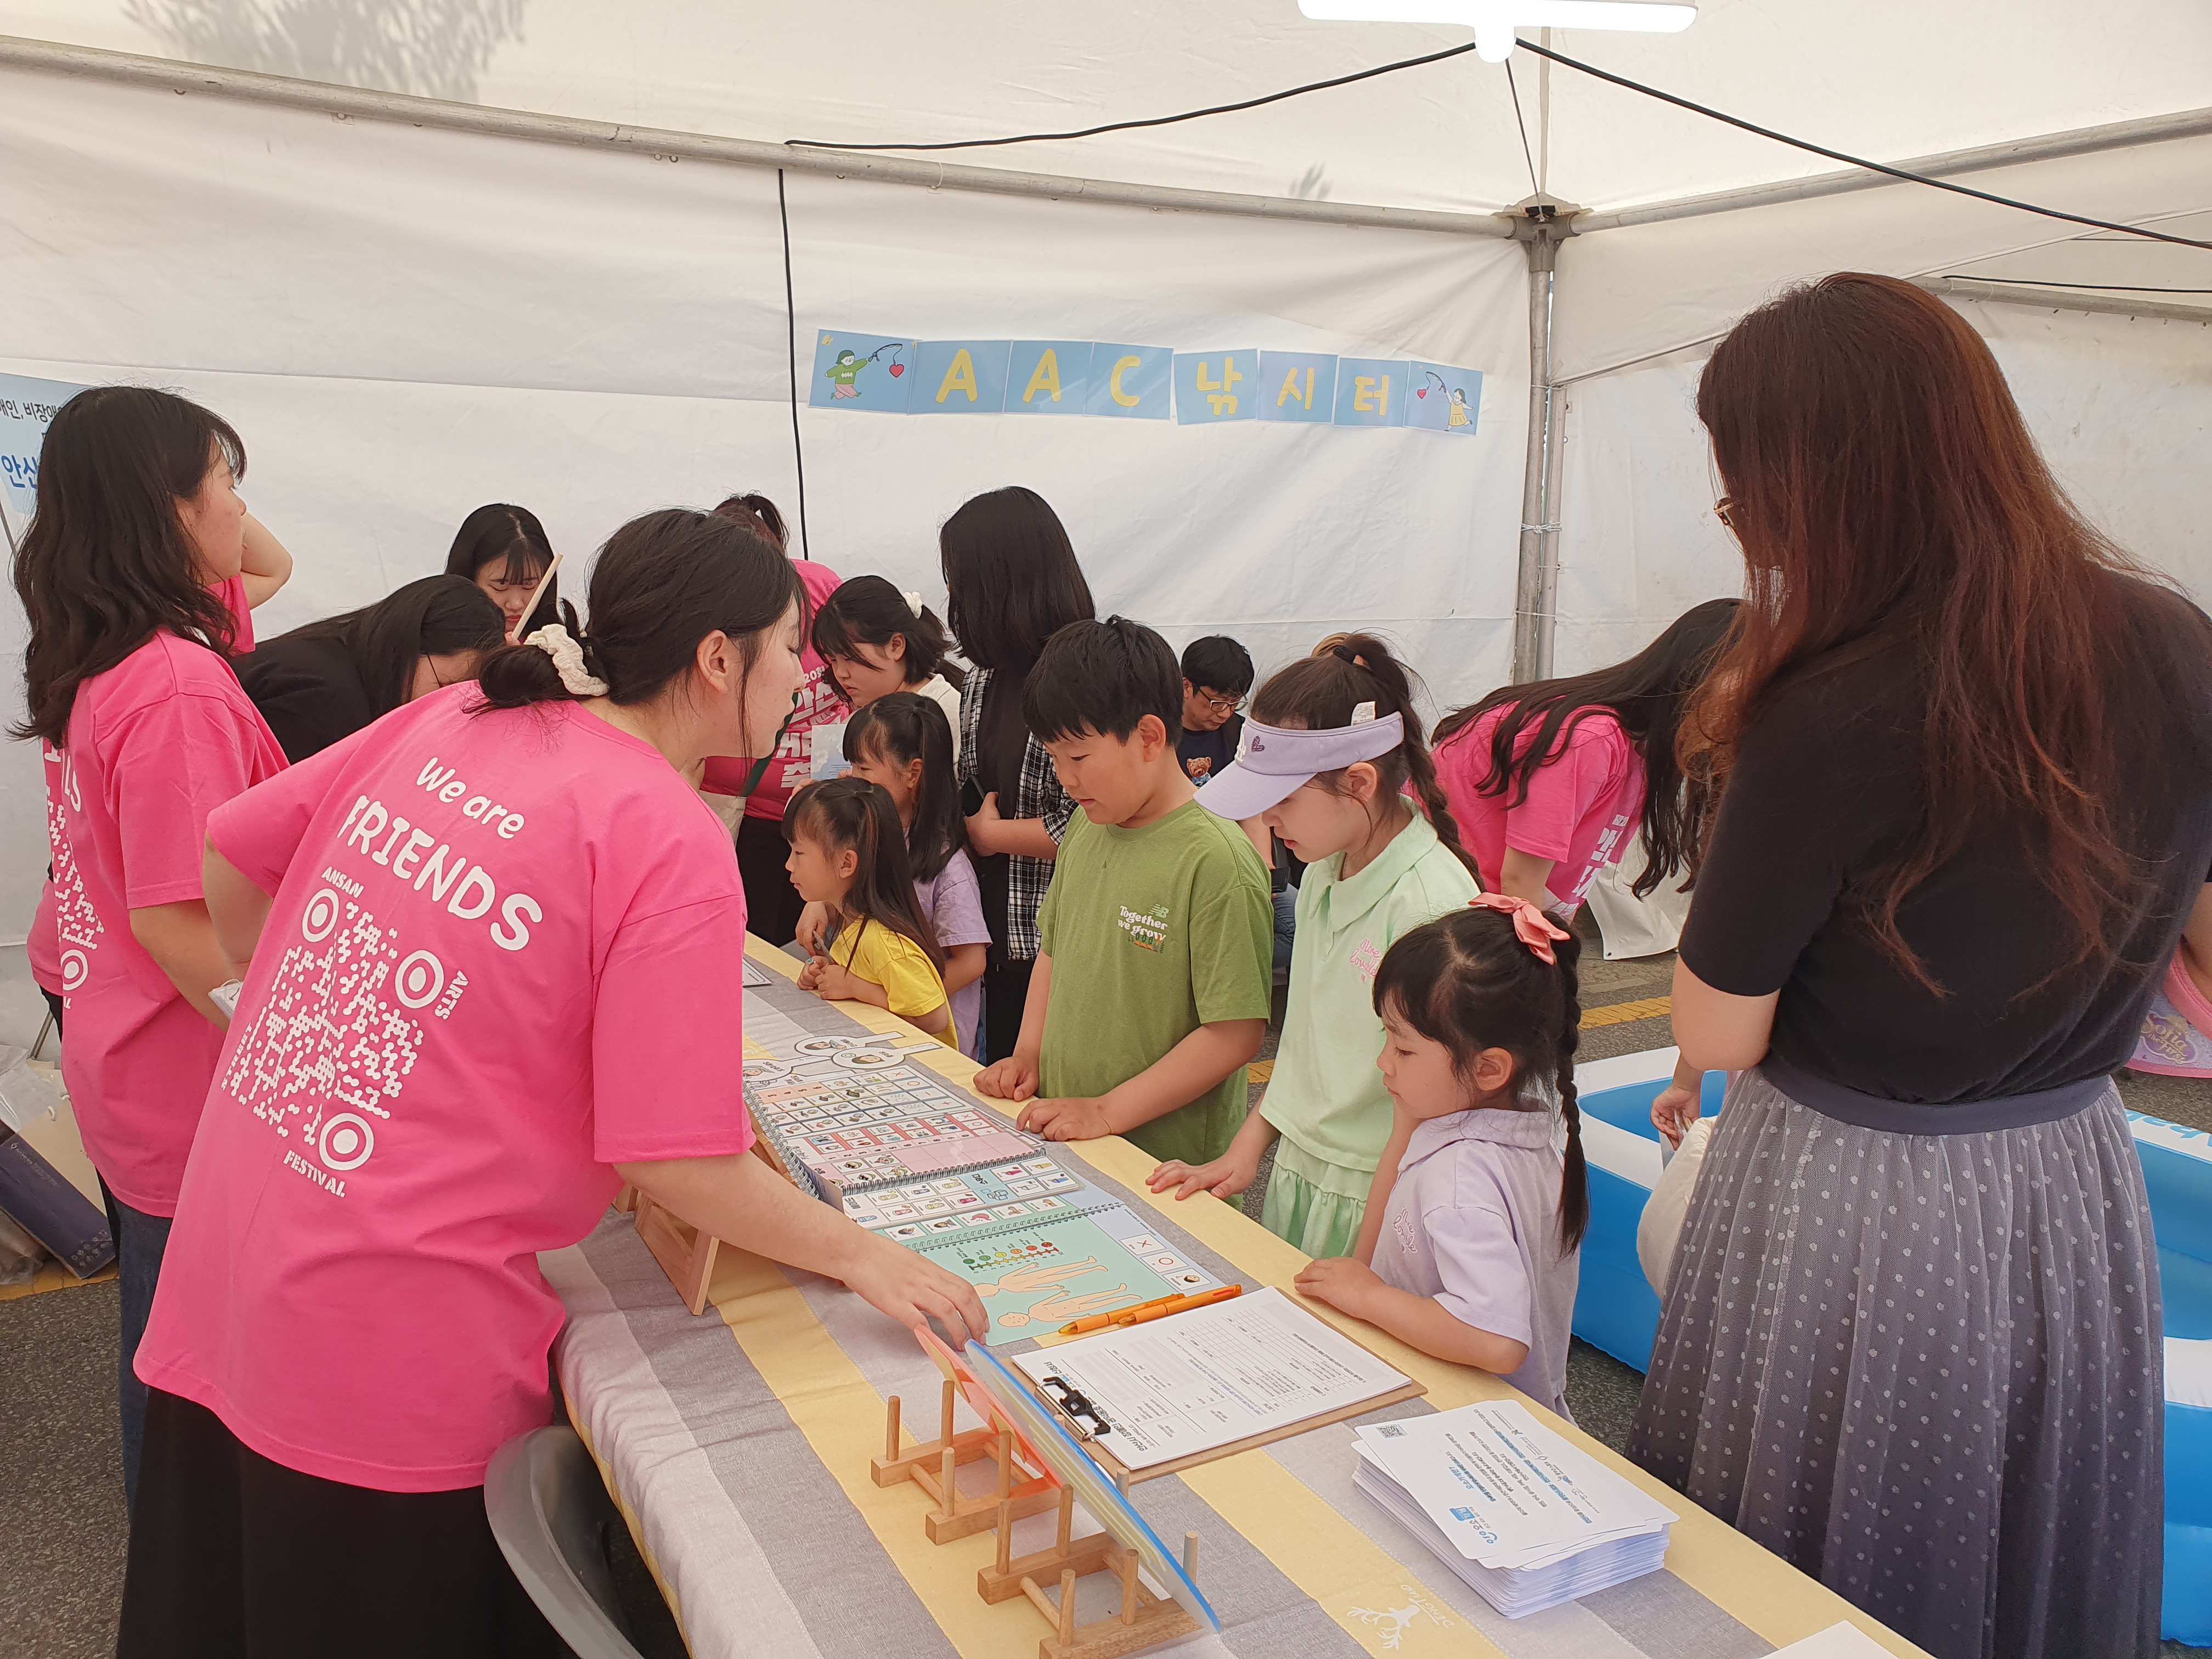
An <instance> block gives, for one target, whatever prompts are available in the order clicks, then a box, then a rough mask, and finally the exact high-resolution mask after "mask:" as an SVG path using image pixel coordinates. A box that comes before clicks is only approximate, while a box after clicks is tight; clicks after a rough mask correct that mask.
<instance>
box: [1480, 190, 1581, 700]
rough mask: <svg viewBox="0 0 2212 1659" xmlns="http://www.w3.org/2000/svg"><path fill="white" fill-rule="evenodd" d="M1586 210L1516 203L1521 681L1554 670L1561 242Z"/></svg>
mask: <svg viewBox="0 0 2212 1659" xmlns="http://www.w3.org/2000/svg"><path fill="white" fill-rule="evenodd" d="M1580 211H1581V209H1579V208H1575V207H1570V206H1569V205H1567V204H1565V203H1564V202H1559V201H1555V200H1553V198H1552V197H1544V196H1532V197H1528V200H1526V201H1524V202H1519V203H1516V204H1515V206H1514V210H1513V212H1512V213H1511V214H1510V215H1503V214H1502V215H1500V217H1501V218H1506V217H1510V218H1511V220H1512V223H1513V234H1514V237H1515V239H1516V240H1518V241H1519V242H1520V243H1521V245H1522V247H1523V248H1525V249H1526V250H1527V252H1528V459H1527V461H1526V463H1525V465H1524V466H1523V469H1522V475H1521V559H1520V570H1519V573H1518V574H1517V575H1516V579H1515V581H1514V586H1513V683H1514V684H1516V685H1518V684H1525V683H1526V682H1528V681H1529V680H1541V679H1548V678H1551V673H1552V630H1553V621H1554V616H1553V611H1554V605H1555V602H1556V600H1557V599H1558V595H1559V520H1558V518H1557V516H1556V514H1557V513H1558V507H1559V408H1560V402H1559V393H1560V389H1559V386H1558V385H1557V384H1556V383H1554V381H1553V379H1552V307H1553V294H1554V287H1555V283H1556V279H1557V276H1558V273H1559V243H1560V242H1561V241H1562V240H1565V238H1566V237H1567V236H1568V235H1570V234H1571V233H1572V223H1573V220H1574V216H1576V215H1577V213H1579V212H1580Z"/></svg>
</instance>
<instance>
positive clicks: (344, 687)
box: [237, 576, 507, 763]
mask: <svg viewBox="0 0 2212 1659" xmlns="http://www.w3.org/2000/svg"><path fill="white" fill-rule="evenodd" d="M506 632H507V618H506V617H505V616H504V615H503V614H502V613H501V611H500V608H499V606H498V605H495V603H493V601H492V599H490V597H489V595H488V594H486V593H485V592H483V590H482V589H481V588H479V587H478V586H477V585H476V584H475V583H474V582H471V581H468V580H464V579H463V578H461V577H459V576H424V577H422V579H421V580H416V581H411V582H409V583H408V584H407V585H406V586H404V587H402V588H400V589H398V591H397V592H392V593H391V594H388V595H387V596H386V597H385V598H383V599H379V600H378V601H377V602H376V603H375V604H374V605H365V606H363V607H362V609H361V610H359V611H347V612H346V613H345V614H344V615H343V616H341V617H325V618H323V620H322V621H320V622H312V623H307V625H306V626H305V627H302V628H295V629H293V630H292V631H291V632H290V633H289V634H280V635H277V636H276V638H275V639H273V640H264V641H262V643H261V644H259V645H258V646H257V647H254V648H253V650H252V652H250V653H248V654H246V656H243V657H240V659H238V664H237V667H238V678H239V682H240V684H242V685H244V686H245V687H246V696H249V697H251V698H252V699H253V703H254V707H256V708H258V709H260V711H261V718H262V719H263V720H266V721H268V722H269V729H270V731H271V732H275V733H276V741H277V742H279V743H280V744H283V745H284V754H285V757H286V758H287V759H289V760H291V761H293V762H295V763H297V762H300V761H303V760H305V759H307V757H308V756H310V755H313V754H317V753H319V752H320V751H321V750H325V749H327V748H329V747H330V746H331V744H334V743H336V742H337V740H338V739H339V738H343V737H347V736H349V735H351V734H352V733H353V732H358V731H359V730H361V728H362V726H367V725H368V723H369V722H370V721H371V720H376V719H378V718H380V716H382V715H385V714H390V713H391V712H392V710H393V709H395V708H398V707H399V706H400V704H402V703H404V702H413V701H414V700H415V699H416V698H417V697H420V696H425V695H427V694H428V693H429V692H432V691H435V690H438V689H439V688H440V687H441V686H446V685H451V684H453V683H454V682H455V681H457V680H470V679H474V678H476V673H477V665H478V664H480V663H482V662H483V659H484V658H485V657H486V656H487V655H488V654H489V653H491V652H493V651H495V650H497V649H498V648H499V647H500V646H501V644H502V643H503V642H504V641H505V637H506Z"/></svg>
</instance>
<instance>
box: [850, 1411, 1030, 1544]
mask: <svg viewBox="0 0 2212 1659" xmlns="http://www.w3.org/2000/svg"><path fill="white" fill-rule="evenodd" d="M953 1396H954V1389H953V1385H952V1384H951V1383H950V1382H947V1383H945V1385H944V1389H943V1393H942V1395H941V1397H940V1399H939V1407H938V1431H937V1437H936V1438H935V1439H933V1440H921V1441H917V1442H915V1443H914V1444H912V1445H906V1444H903V1443H902V1439H903V1437H902V1433H901V1431H900V1426H899V1397H898V1396H897V1395H892V1396H891V1397H890V1400H889V1401H887V1402H886V1404H885V1406H884V1455H882V1456H881V1457H878V1458H876V1459H874V1460H873V1461H872V1462H871V1463H870V1464H869V1466H868V1473H869V1474H870V1476H871V1477H872V1479H873V1480H874V1481H875V1483H876V1484H877V1485H878V1486H897V1485H898V1484H899V1482H901V1481H902V1480H911V1481H912V1482H914V1484H915V1486H919V1487H921V1490H922V1491H923V1492H925V1493H926V1494H927V1496H928V1498H929V1500H930V1505H931V1507H930V1511H929V1514H928V1516H927V1517H926V1518H925V1519H924V1521H923V1522H922V1528H923V1530H924V1531H925V1532H926V1533H927V1534H928V1537H929V1541H930V1542H931V1543H933V1544H943V1543H948V1542H950V1541H951V1540H953V1539H955V1538H966V1537H969V1536H970V1535H972V1534H975V1533H979V1532H988V1531H989V1530H990V1529H991V1528H992V1527H993V1525H994V1524H995V1522H997V1519H998V1516H999V1515H1000V1511H1001V1510H1010V1511H1011V1512H1012V1516H1013V1517H1014V1518H1015V1519H1017V1520H1018V1519H1020V1518H1022V1517H1024V1516H1031V1515H1042V1514H1043V1513H1044V1512H1045V1510H1048V1509H1050V1508H1051V1507H1052V1504H1053V1481H1052V1477H1051V1476H1050V1475H1049V1474H1046V1473H1044V1472H1043V1471H1042V1470H1036V1469H1030V1468H1027V1467H1026V1466H1025V1465H1024V1463H1023V1462H1022V1461H1021V1459H1020V1458H1019V1457H1018V1455H1016V1454H1015V1451H1014V1437H1013V1436H1012V1435H1011V1434H1006V1433H1004V1432H1002V1431H999V1430H996V1429H990V1428H975V1429H963V1430H962V1431H960V1432H959V1433H957V1434H955V1433H954V1432H953V1431H952V1401H953ZM984 1458H989V1459H990V1460H991V1461H992V1462H994V1463H996V1464H997V1465H998V1472H999V1479H998V1481H997V1483H996V1490H995V1491H994V1492H988V1493H979V1494H978V1495H976V1496H975V1497H973V1498H968V1497H963V1496H962V1494H961V1492H960V1486H959V1482H958V1479H957V1474H958V1470H959V1468H960V1466H961V1465H962V1464H963V1463H974V1462H980V1461H981V1460H982V1459H984ZM1009 1524H1011V1522H1010V1523H1009Z"/></svg>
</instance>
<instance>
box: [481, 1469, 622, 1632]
mask: <svg viewBox="0 0 2212 1659" xmlns="http://www.w3.org/2000/svg"><path fill="white" fill-rule="evenodd" d="M484 1511H485V1513H486V1514H487V1515H489V1516H490V1517H491V1532H492V1536H493V1537H494V1538H495V1539H497V1540H498V1541H499V1548H500V1553H501V1554H502V1555H504V1556H505V1557H506V1558H507V1565H508V1566H510V1567H512V1568H513V1570H514V1576H515V1578H516V1579H517V1581H519V1582H520V1584H521V1585H522V1588H523V1589H526V1590H527V1591H528V1592H529V1593H530V1599H531V1600H532V1601H535V1602H536V1603H537V1604H538V1611H539V1612H540V1613H544V1615H545V1619H546V1622H547V1623H548V1624H550V1625H551V1626H553V1628H554V1630H555V1631H556V1632H557V1633H558V1634H559V1636H560V1638H561V1639H562V1641H564V1642H566V1643H567V1644H568V1646H569V1649H570V1650H572V1651H573V1652H574V1654H575V1655H576V1659H642V1656H641V1655H640V1654H639V1652H638V1650H637V1649H636V1648H635V1646H634V1645H632V1644H631V1642H630V1639H629V1628H628V1626H627V1625H626V1624H625V1623H624V1621H623V1616H622V1610H621V1608H620V1607H619V1606H618V1605H617V1601H616V1600H615V1584H614V1575H613V1572H612V1571H611V1569H610V1568H609V1567H608V1565H607V1550H606V1541H607V1529H608V1528H609V1527H610V1526H619V1525H621V1524H622V1522H621V1520H620V1517H618V1516H617V1515H616V1513H615V1507H614V1504H613V1503H612V1502H611V1500H610V1499H609V1498H608V1497H607V1489H606V1487H605V1486H603V1485H602V1484H601V1483H600V1480H599V1468H598V1467H597V1466H596V1465H595V1464H593V1462H592V1455H591V1454H590V1453H589V1452H587V1451H586V1450H585V1449H584V1443H583V1442H582V1441H581V1440H580V1439H579V1438H578V1437H577V1436H576V1431H574V1429H571V1428H569V1427H568V1426H567V1425H556V1426H554V1427H550V1428H544V1429H532V1430H531V1431H530V1432H528V1433H527V1434H521V1435H517V1436H516V1437H514V1438H513V1439H512V1440H510V1441H508V1442H507V1444H505V1445H504V1446H501V1448H500V1449H499V1450H498V1451H496V1452H495V1453H494V1454H493V1455H492V1460H491V1463H490V1465H489V1467H488V1468H486V1469H485V1470H484Z"/></svg>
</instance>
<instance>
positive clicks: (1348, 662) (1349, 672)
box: [1252, 634, 1482, 887]
mask: <svg viewBox="0 0 2212 1659" xmlns="http://www.w3.org/2000/svg"><path fill="white" fill-rule="evenodd" d="M1413 685H1414V679H1413V671H1412V670H1410V669H1409V668H1407V666H1406V665H1404V664H1403V663H1401V662H1400V661H1399V660H1398V659H1396V658H1395V657H1394V656H1392V655H1391V654H1390V647H1389V646H1387V645H1385V644H1383V641H1380V640H1378V639H1376V637H1375V636H1374V635H1371V634H1332V635H1329V636H1328V638H1327V639H1325V640H1323V641H1322V642H1321V643H1320V644H1319V645H1317V646H1316V647H1314V648H1313V654H1312V655H1311V656H1310V657H1305V658H1303V659H1300V660H1298V661H1297V662H1294V663H1292V664H1291V665H1289V666H1288V667H1286V668H1281V669H1278V670H1277V671H1275V672H1274V673H1273V674H1271V675H1269V676H1268V678H1267V684H1265V685H1263V686H1261V688H1260V695H1259V696H1256V697H1255V698H1254V699H1253V700H1252V718H1253V719H1254V720H1258V721H1259V722H1260V723H1261V725H1263V726H1298V727H1303V728H1304V729H1305V730H1307V731H1310V732H1316V731H1324V730H1328V729H1329V728H1332V727H1335V726H1349V725H1351V724H1352V710H1353V709H1354V708H1358V706H1359V705H1360V704H1361V703H1363V702H1371V703H1373V704H1374V705H1375V714H1376V718H1377V719H1378V720H1379V719H1383V718H1387V717H1388V716H1389V715H1392V714H1397V715H1401V716H1402V717H1403V719H1404V720H1405V724H1406V740H1405V741H1404V742H1403V743H1401V744H1399V745H1398V747H1397V748H1395V749H1394V750H1391V751H1390V752H1389V754H1387V755H1383V756H1380V757H1377V758H1376V759H1375V760H1374V761H1372V762H1370V764H1371V765H1372V766H1373V767H1374V768H1375V770H1376V774H1377V775H1378V777H1379V779H1380V782H1381V787H1380V788H1379V789H1378V791H1377V792H1376V794H1377V799H1380V800H1382V801H1384V802H1387V801H1389V799H1390V798H1391V797H1393V796H1395V795H1396V794H1398V793H1401V791H1403V790H1404V789H1405V788H1406V787H1407V786H1408V785H1410V786H1411V787H1412V788H1413V793H1414V794H1415V795H1416V796H1417V797H1418V798H1419V800H1420V803H1421V810H1422V811H1424V812H1425V813H1427V815H1428V819H1429V827H1430V828H1431V829H1434V830H1435V831H1436V832H1437V840H1438V841H1440V842H1443V844H1444V848H1445V849H1446V850H1447V851H1449V853H1450V854H1451V855H1452V856H1453V857H1454V858H1455V859H1457V860H1459V861H1460V862H1461V863H1462V865H1464V866H1467V872H1468V874H1469V875H1470V876H1473V877H1474V882H1475V885H1476V886H1478V887H1480V885H1481V884H1482V872H1481V871H1480V869H1479V868H1477V867H1476V865H1475V862H1474V854H1472V853H1470V852H1468V850H1467V848H1466V847H1465V846H1463V845H1462V843H1461V842H1460V838H1459V825H1458V823H1456V822H1455V821H1454V819H1453V817H1452V814H1451V806H1450V805H1449V803H1448V802H1447V801H1446V800H1445V799H1444V792H1443V786H1442V785H1441V784H1439V783H1438V782H1437V763H1436V761H1435V760H1434V759H1433V758H1432V757H1431V755H1430V754H1429V746H1428V744H1426V743H1425V742H1424V741H1423V739H1422V735H1421V717H1420V715H1419V713H1418V712H1416V711H1415V709H1414V708H1413ZM1343 778H1344V772H1343V770H1342V769H1338V770H1336V771H1334V772H1323V773H1322V774H1320V775H1318V776H1317V777H1316V778H1315V780H1314V781H1315V782H1316V783H1318V784H1320V785H1321V786H1322V787H1323V788H1324V789H1326V790H1328V792H1329V793H1331V794H1333V795H1340V794H1342V793H1344V788H1343Z"/></svg>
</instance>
